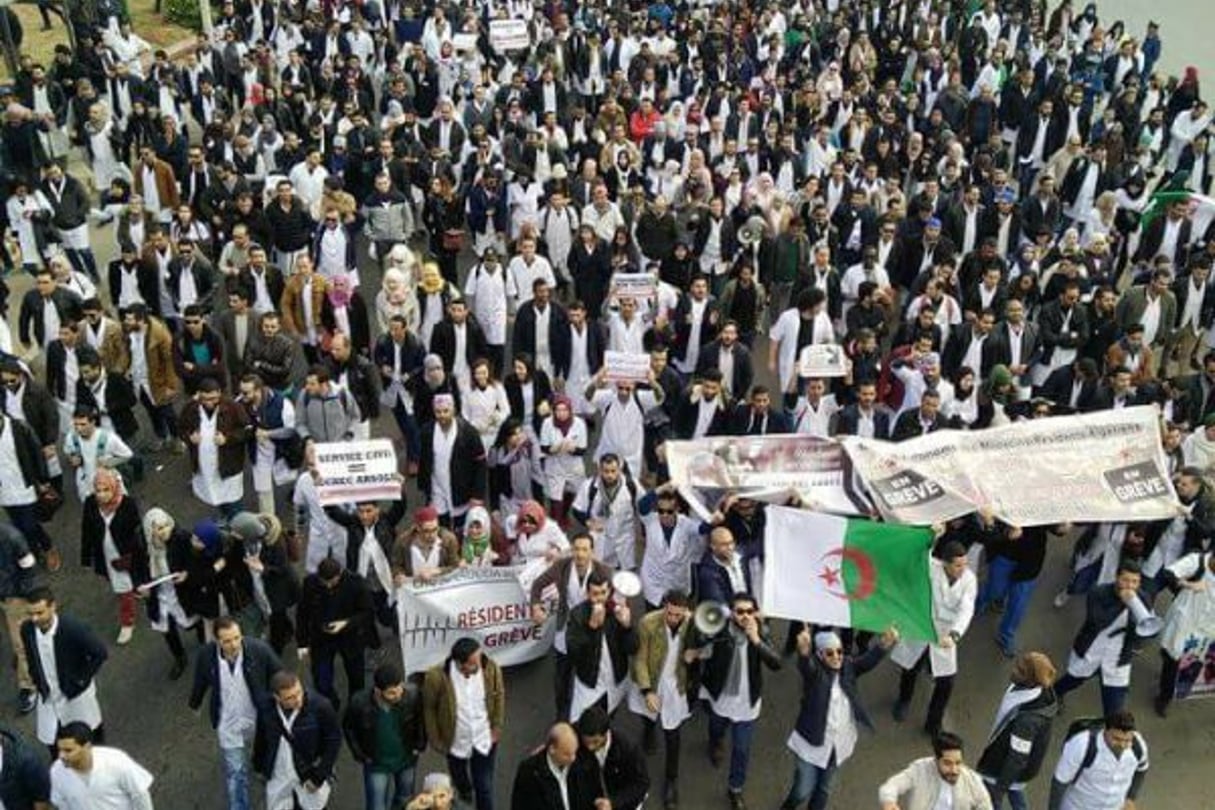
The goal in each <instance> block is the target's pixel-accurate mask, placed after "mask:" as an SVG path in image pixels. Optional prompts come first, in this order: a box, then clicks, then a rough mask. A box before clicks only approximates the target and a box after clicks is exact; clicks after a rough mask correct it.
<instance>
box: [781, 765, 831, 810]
mask: <svg viewBox="0 0 1215 810" xmlns="http://www.w3.org/2000/svg"><path fill="white" fill-rule="evenodd" d="M835 764H836V763H835V754H834V753H832V754H831V760H830V762H828V763H827V767H825V768H820V767H819V766H817V765H811V764H810V763H809V762H806V761H805V760H804V759H802V758H801V757H799V756H794V757H793V787H791V788H789V795H788V796H786V797H785V803H784V805H782V806H783V807H789V808H793V807H797V806H798V805H800V804H801V803H802V802H804V801H806V800H807V799H809V800H810V805H809V808H810V810H824V808H825V807H826V806H827V800H828V799H829V798H830V797H831V780H832V778H833V777H834V776H835Z"/></svg>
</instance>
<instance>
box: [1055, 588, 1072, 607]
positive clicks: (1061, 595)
mask: <svg viewBox="0 0 1215 810" xmlns="http://www.w3.org/2000/svg"><path fill="white" fill-rule="evenodd" d="M1071 598H1072V595H1071V594H1070V593H1068V592H1067V588H1064V589H1063V590H1061V591H1059V592H1058V593H1057V594H1055V607H1057V608H1061V607H1063V606H1064V605H1066V604H1067V603H1068V602H1069V601H1070V600H1071Z"/></svg>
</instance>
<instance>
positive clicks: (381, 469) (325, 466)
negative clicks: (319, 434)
mask: <svg viewBox="0 0 1215 810" xmlns="http://www.w3.org/2000/svg"><path fill="white" fill-rule="evenodd" d="M316 469H317V472H318V473H319V476H320V477H319V480H318V481H317V485H316V490H317V497H318V498H319V499H320V502H321V505H322V506H331V505H333V504H341V503H351V502H353V501H399V500H400V499H401V479H400V473H399V472H398V470H397V453H396V450H394V449H393V447H392V440H391V439H373V440H372V441H367V442H320V443H318V444H317V445H316Z"/></svg>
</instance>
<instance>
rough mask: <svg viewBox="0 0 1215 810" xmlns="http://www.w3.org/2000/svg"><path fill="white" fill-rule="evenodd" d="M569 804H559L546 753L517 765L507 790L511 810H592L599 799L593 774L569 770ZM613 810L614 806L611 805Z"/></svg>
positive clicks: (567, 785) (574, 769)
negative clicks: (509, 787)
mask: <svg viewBox="0 0 1215 810" xmlns="http://www.w3.org/2000/svg"><path fill="white" fill-rule="evenodd" d="M566 791H567V793H566V795H567V797H568V799H569V804H566V803H565V802H564V801H562V798H561V788H560V787H559V786H558V784H557V778H556V777H555V776H553V772H552V770H551V769H550V768H549V765H548V751H547V750H545V749H541V750H540V751H537V752H536V753H535V754H532V755H531V756H530V757H528V758H527V759H525V760H523V761H522V762H520V763H519V768H518V770H516V771H515V784H514V787H512V788H511V794H510V808H511V810H566V808H567V807H568V808H569V810H592V808H594V806H595V799H597V798H599V797H600V788H599V782H598V778H597V774H596V773H595V772H593V771H592V770H591V769H589V768H579V767H577V761H575V763H574V765H571V766H570V771H569V775H568V777H567V779H566ZM612 806H613V807H615V806H616V805H615V804H613V805H612Z"/></svg>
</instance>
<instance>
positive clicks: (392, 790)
mask: <svg viewBox="0 0 1215 810" xmlns="http://www.w3.org/2000/svg"><path fill="white" fill-rule="evenodd" d="M416 773H417V766H416V765H411V766H410V767H408V768H403V769H401V770H399V771H397V772H396V773H390V772H388V771H377V770H374V769H373V768H372V767H371V766H370V765H364V766H363V797H364V799H365V800H366V802H367V810H397V808H399V807H403V806H404V805H405V803H406V802H407V801H409V800H410V799H411V798H412V797H413V785H414V775H415V774H416Z"/></svg>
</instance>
